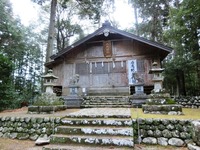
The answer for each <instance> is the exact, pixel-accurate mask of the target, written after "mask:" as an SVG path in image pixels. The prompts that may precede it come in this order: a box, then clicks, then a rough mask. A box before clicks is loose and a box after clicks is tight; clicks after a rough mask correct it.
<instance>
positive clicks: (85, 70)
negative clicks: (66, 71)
mask: <svg viewBox="0 0 200 150" xmlns="http://www.w3.org/2000/svg"><path fill="white" fill-rule="evenodd" d="M76 74H79V75H87V74H89V64H87V63H77V64H76Z"/></svg>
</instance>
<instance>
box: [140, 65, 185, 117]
mask: <svg viewBox="0 0 200 150" xmlns="http://www.w3.org/2000/svg"><path fill="white" fill-rule="evenodd" d="M163 71H164V69H162V68H160V67H158V64H157V62H154V63H153V64H152V69H150V70H149V74H153V79H152V81H153V83H154V89H153V91H152V93H151V94H150V95H149V98H148V99H147V100H146V104H145V105H142V110H143V112H144V113H151V114H168V115H182V114H183V113H182V106H181V105H178V104H176V103H175V101H173V100H172V99H171V97H170V94H169V93H167V92H166V91H165V90H164V89H163V85H162V84H163V80H164V77H163V76H162V72H163Z"/></svg>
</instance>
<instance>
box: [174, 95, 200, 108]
mask: <svg viewBox="0 0 200 150" xmlns="http://www.w3.org/2000/svg"><path fill="white" fill-rule="evenodd" d="M175 101H176V103H177V104H180V105H182V106H183V107H185V108H200V96H187V97H175Z"/></svg>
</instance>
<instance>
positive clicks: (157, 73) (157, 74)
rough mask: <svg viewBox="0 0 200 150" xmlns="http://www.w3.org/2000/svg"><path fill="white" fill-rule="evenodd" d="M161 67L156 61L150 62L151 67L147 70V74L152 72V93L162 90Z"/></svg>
mask: <svg viewBox="0 0 200 150" xmlns="http://www.w3.org/2000/svg"><path fill="white" fill-rule="evenodd" d="M163 71H164V69H163V68H159V67H158V63H157V62H154V63H153V64H152V69H150V70H149V74H153V79H152V81H153V83H154V93H159V92H161V91H162V90H163V79H164V77H163V76H162V72H163Z"/></svg>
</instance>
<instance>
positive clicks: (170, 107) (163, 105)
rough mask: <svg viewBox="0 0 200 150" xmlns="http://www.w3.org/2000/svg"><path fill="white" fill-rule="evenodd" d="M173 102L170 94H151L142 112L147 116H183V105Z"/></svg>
mask: <svg viewBox="0 0 200 150" xmlns="http://www.w3.org/2000/svg"><path fill="white" fill-rule="evenodd" d="M172 102H173V100H171V99H170V95H169V94H168V93H154V94H150V96H149V98H148V99H147V100H146V104H145V105H142V110H143V112H144V113H146V114H147V113H148V114H168V115H183V112H182V105H178V104H175V103H172Z"/></svg>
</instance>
